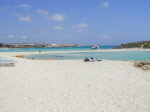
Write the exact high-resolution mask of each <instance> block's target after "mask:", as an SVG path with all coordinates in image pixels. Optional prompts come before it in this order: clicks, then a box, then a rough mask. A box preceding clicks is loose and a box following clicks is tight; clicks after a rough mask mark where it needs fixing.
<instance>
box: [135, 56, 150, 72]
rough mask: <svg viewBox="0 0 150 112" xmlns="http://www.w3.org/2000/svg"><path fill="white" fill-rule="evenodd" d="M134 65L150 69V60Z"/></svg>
mask: <svg viewBox="0 0 150 112" xmlns="http://www.w3.org/2000/svg"><path fill="white" fill-rule="evenodd" d="M134 66H135V67H140V68H142V69H143V70H150V60H148V59H147V60H146V61H139V62H135V63H134Z"/></svg>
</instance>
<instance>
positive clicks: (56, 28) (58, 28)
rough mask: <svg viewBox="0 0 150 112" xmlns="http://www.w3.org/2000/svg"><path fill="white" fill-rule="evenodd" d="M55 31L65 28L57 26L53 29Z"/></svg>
mask: <svg viewBox="0 0 150 112" xmlns="http://www.w3.org/2000/svg"><path fill="white" fill-rule="evenodd" d="M53 29H55V30H63V29H64V28H63V27H61V26H55V27H53Z"/></svg>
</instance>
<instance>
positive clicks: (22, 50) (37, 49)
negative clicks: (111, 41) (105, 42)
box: [0, 46, 116, 52]
mask: <svg viewBox="0 0 150 112" xmlns="http://www.w3.org/2000/svg"><path fill="white" fill-rule="evenodd" d="M91 47H93V46H81V47H80V46H79V47H56V48H25V49H24V48H9V49H0V52H39V51H41V52H42V51H81V50H91ZM113 47H116V46H99V49H111V48H113Z"/></svg>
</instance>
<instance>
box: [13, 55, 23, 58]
mask: <svg viewBox="0 0 150 112" xmlns="http://www.w3.org/2000/svg"><path fill="white" fill-rule="evenodd" d="M15 57H18V58H25V55H17V56H15Z"/></svg>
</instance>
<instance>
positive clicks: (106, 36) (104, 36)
mask: <svg viewBox="0 0 150 112" xmlns="http://www.w3.org/2000/svg"><path fill="white" fill-rule="evenodd" d="M101 38H111V36H108V35H103V36H101Z"/></svg>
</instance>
